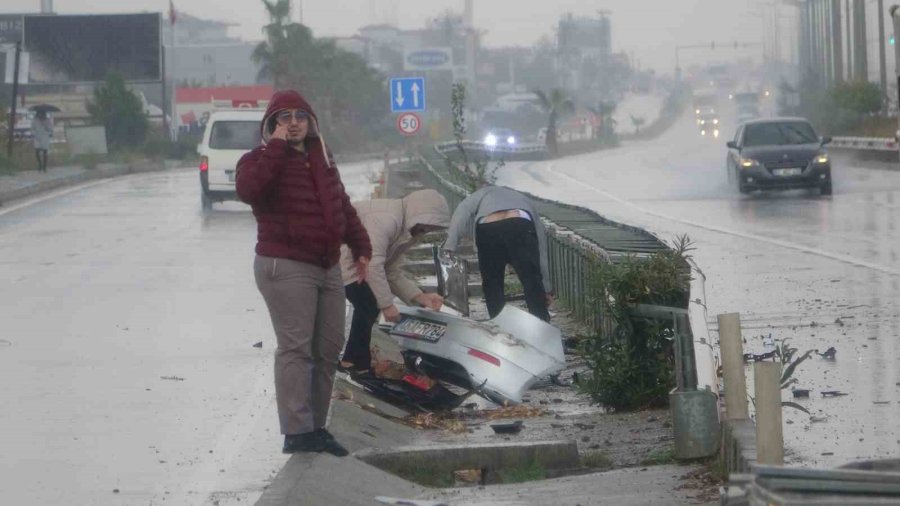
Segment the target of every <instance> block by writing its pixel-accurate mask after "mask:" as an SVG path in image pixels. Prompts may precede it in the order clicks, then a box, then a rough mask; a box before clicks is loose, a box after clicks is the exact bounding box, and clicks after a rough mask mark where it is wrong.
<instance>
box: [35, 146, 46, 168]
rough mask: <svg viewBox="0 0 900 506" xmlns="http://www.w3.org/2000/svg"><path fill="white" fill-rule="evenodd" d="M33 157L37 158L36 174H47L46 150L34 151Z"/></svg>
mask: <svg viewBox="0 0 900 506" xmlns="http://www.w3.org/2000/svg"><path fill="white" fill-rule="evenodd" d="M34 156H36V157H37V162H38V172H47V150H46V149H37V148H36V149H35V150H34Z"/></svg>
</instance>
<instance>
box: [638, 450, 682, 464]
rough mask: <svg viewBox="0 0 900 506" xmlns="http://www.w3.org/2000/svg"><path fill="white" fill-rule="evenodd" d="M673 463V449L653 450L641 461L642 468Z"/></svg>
mask: <svg viewBox="0 0 900 506" xmlns="http://www.w3.org/2000/svg"><path fill="white" fill-rule="evenodd" d="M674 463H675V448H663V449H660V450H653V451H652V452H650V454H648V455H647V456H646V457H644V460H642V461H641V465H642V466H663V465H666V464H674Z"/></svg>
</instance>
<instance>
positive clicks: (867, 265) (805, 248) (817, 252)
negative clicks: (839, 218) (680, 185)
mask: <svg viewBox="0 0 900 506" xmlns="http://www.w3.org/2000/svg"><path fill="white" fill-rule="evenodd" d="M547 171H548V172H551V173H553V174H555V175H557V176H560V177H563V178H566V179H568V180H570V181H572V182H573V183H575V184H578V185H580V186H582V187H584V188H589V189H591V190H593V191H594V192H596V193H599V194H600V195H603V196H604V197H606V198H608V199H610V200H612V201H614V202H618V203H619V204H622V205H623V206H626V207H629V208H631V209H634V210H635V211H638V212H641V213H644V214H647V215H650V216H653V217H656V218H662V219H665V220H669V221H674V222H676V223H681V224H684V225H689V226H692V227H696V228H700V229H703V230H708V231H710V232H718V233H720V234H725V235H730V236H734V237H740V238H742V239H747V240H750V241H759V242H763V243H767V244H772V245H774V246H780V247H782V248H786V249H792V250H795V251H801V252H803V253H808V254H811V255H816V256H820V257H824V258H829V259H831V260H837V261H838V262H844V263H847V264H850V265H854V266H856V267H864V268H866V269H871V270H874V271H878V272H883V273H885V274H890V275H892V276H900V270H898V269H892V268H890V267H885V266H883V265H878V264H873V263H870V262H864V261H862V260H859V259H856V258H853V257H849V256H846V255H839V254H837V253H830V252H828V251H824V250H820V249H816V248H810V247H808V246H803V245H800V244H795V243H792V242H787V241H782V240H779V239H772V238H769V237H765V236H761V235H756V234H748V233H744V232H735V231H733V230H726V229H724V228H719V227H716V226H713V225H707V224H704V223H699V222H696V221H692V220H684V219H680V218H673V217H672V216H669V215H666V214H662V213H658V212H656V211H651V210H650V209H647V208H644V207H641V206H639V205H637V204H634V203H633V202H631V201H629V200H625V199H623V198H621V197H618V196H616V195H613V194H612V193H609V192H607V191H605V190H601V189H600V188H597V187H596V186H594V185H592V184H590V183H588V182H586V181H581V180H579V179H576V178H575V177H572V176H570V175H569V174H565V173H563V172H560V171H558V170H556V169H554V167H553V164H549V165H548V166H547Z"/></svg>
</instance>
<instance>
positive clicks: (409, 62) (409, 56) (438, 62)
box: [403, 47, 453, 70]
mask: <svg viewBox="0 0 900 506" xmlns="http://www.w3.org/2000/svg"><path fill="white" fill-rule="evenodd" d="M452 69H453V49H451V48H449V47H429V48H422V49H406V50H404V51H403V70H452Z"/></svg>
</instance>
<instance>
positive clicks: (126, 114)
mask: <svg viewBox="0 0 900 506" xmlns="http://www.w3.org/2000/svg"><path fill="white" fill-rule="evenodd" d="M87 110H88V112H89V113H90V115H91V120H92V121H93V122H94V123H95V124H97V125H103V126H105V127H106V138H107V140H108V141H109V147H110V149H112V150H116V149H123V148H126V149H127V148H133V147H137V146H140V145H142V144H143V143H144V140H145V139H146V136H147V132H148V130H149V129H150V123H149V121H148V120H147V114H146V113H144V106H143V105H142V104H141V99H140V98H138V96H137V95H136V94H135V93H134V92H132V91H131V90H130V89H128V86H127V85H126V84H125V78H123V77H122V75H120V74H118V73H115V72H110V74H109V75H108V76H107V78H106V82H105V83H104V84H103V86H100V87H98V88H97V89H95V90H94V98H93V100H91V101H89V102H88V103H87Z"/></svg>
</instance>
